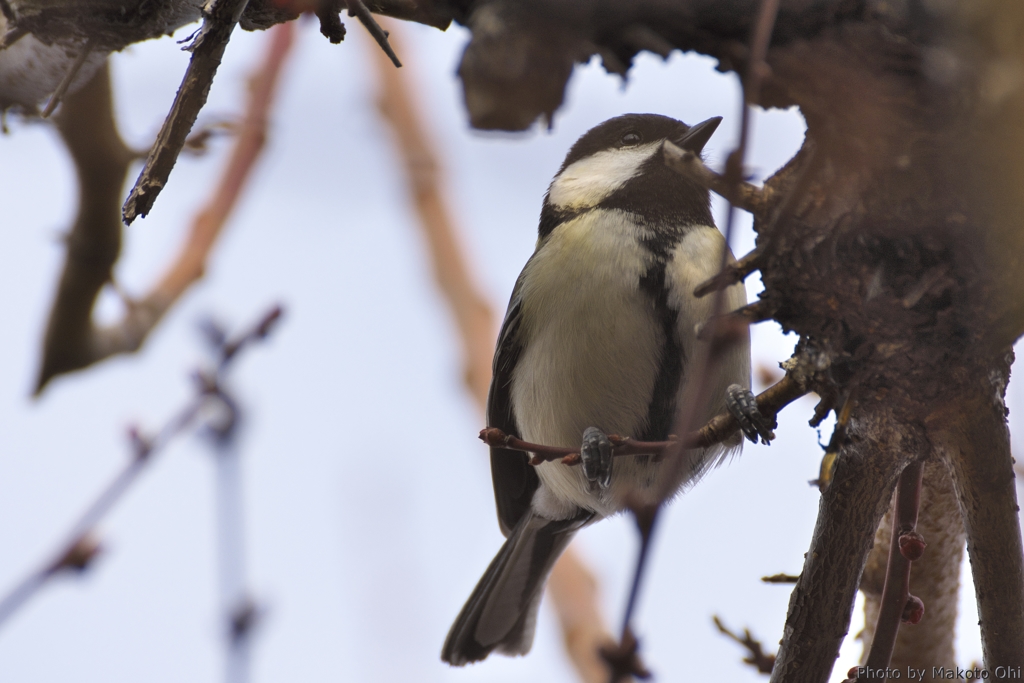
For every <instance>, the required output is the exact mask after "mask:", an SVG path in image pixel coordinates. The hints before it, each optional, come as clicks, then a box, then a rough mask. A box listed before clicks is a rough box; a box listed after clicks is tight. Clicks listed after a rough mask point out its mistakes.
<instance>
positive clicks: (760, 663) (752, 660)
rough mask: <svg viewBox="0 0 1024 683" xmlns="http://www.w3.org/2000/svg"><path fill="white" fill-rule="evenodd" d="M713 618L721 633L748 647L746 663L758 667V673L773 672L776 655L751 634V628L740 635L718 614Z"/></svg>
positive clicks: (744, 660)
mask: <svg viewBox="0 0 1024 683" xmlns="http://www.w3.org/2000/svg"><path fill="white" fill-rule="evenodd" d="M711 619H712V620H713V621H714V622H715V626H716V627H717V628H718V631H719V633H721V634H723V635H725V636H728V637H729V639H730V640H733V641H735V642H736V643H738V644H739V645H741V646H743V647H744V648H746V650H747V656H746V657H744V658H743V662H744V663H745V664H750V665H751V666H753V667H754V668H755V669H757V672H758V673H762V674H770V673H771V672H772V669H773V668H774V667H775V655H770V654H768V653H766V652H765V651H764V646H763V645H762V644H761V643H760V642H759V641H758V640H757V639H756V638H754V636H752V635H750V629H743V635H742V636H739V635H737V634H735V633H733V632H732V631H731V630H729V628H728V627H726V625H725V624H723V623H722V620H721V619H719V618H718V617H717V616H713V617H711Z"/></svg>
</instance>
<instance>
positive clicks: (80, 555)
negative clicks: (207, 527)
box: [0, 306, 281, 626]
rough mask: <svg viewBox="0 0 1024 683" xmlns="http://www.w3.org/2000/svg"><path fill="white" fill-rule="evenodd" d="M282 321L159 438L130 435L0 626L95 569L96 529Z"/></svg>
mask: <svg viewBox="0 0 1024 683" xmlns="http://www.w3.org/2000/svg"><path fill="white" fill-rule="evenodd" d="M280 316H281V308H280V306H275V307H273V308H272V309H271V310H270V311H269V312H268V313H267V314H265V315H264V316H262V317H261V318H260V320H259V322H258V323H257V324H256V325H255V326H254V327H253V328H252V330H250V331H248V332H246V333H245V334H243V335H241V336H240V337H239V338H238V339H237V340H235V341H233V342H231V344H232V345H233V346H234V348H235V353H232V354H231V356H230V357H223V358H222V359H221V361H220V362H219V364H218V366H217V368H216V370H215V371H214V372H213V373H203V372H200V373H197V374H196V377H197V378H198V379H199V382H198V383H197V388H196V393H195V394H194V395H193V396H192V398H191V399H189V401H188V402H187V403H186V404H185V406H184V407H183V408H182V409H181V410H179V411H178V412H177V413H175V414H174V416H173V417H171V418H170V419H169V420H168V421H167V422H166V423H165V424H164V426H163V427H162V428H161V429H160V430H159V431H158V432H157V433H156V434H155V435H154V436H153V437H151V438H145V437H143V436H141V435H140V434H139V432H138V430H136V429H131V430H129V433H128V436H129V441H130V444H131V447H132V458H131V459H130V460H129V461H128V462H127V463H125V465H124V467H123V468H121V470H120V471H119V472H118V473H117V474H116V475H115V476H114V478H113V479H112V480H111V481H110V483H109V484H107V485H106V486H105V487H104V488H103V489H102V490H101V491H100V493H99V495H97V496H96V498H95V499H94V500H93V502H92V503H91V504H90V505H89V506H88V507H87V508H86V509H85V510H84V511H83V512H82V514H81V516H79V517H78V519H77V520H75V522H74V523H73V524H72V525H71V530H70V532H69V533H68V534H67V540H66V541H65V542H64V543H62V544H61V545H60V546H58V549H57V551H56V552H54V553H53V554H52V555H51V556H50V557H51V558H52V559H50V560H48V561H46V562H43V563H42V564H41V565H40V566H39V567H38V568H37V569H35V570H34V571H33V572H31V573H30V574H29V575H28V576H27V577H25V578H24V579H23V580H22V581H20V582H18V584H17V585H16V586H15V587H14V588H13V589H12V590H11V591H10V592H8V593H7V594H6V595H5V596H4V597H3V598H2V599H0V626H2V625H3V624H4V623H6V621H7V620H8V619H10V617H11V616H12V615H13V614H14V613H15V612H16V611H17V610H18V608H20V607H21V606H22V605H24V604H25V603H26V602H27V601H28V600H29V598H31V597H32V596H34V595H35V594H36V593H38V592H39V589H41V588H42V587H43V586H44V585H46V583H47V581H48V580H49V579H50V578H51V577H53V576H55V575H56V574H58V573H60V572H61V571H63V570H67V569H75V570H78V571H81V570H83V569H85V568H86V567H87V566H88V565H89V563H90V562H91V560H92V559H93V557H95V555H96V554H97V552H98V550H99V545H98V543H97V542H96V541H95V529H96V527H97V526H98V525H99V523H100V522H101V521H102V520H103V519H104V518H105V517H106V516H107V514H108V513H109V512H110V511H111V510H112V509H113V508H114V506H115V505H117V503H118V502H120V501H121V500H122V499H123V498H124V496H125V494H126V493H127V492H128V491H129V490H130V489H131V487H132V485H133V484H134V483H135V482H136V481H138V478H139V475H140V474H141V473H142V472H143V470H144V469H145V468H146V466H147V465H149V464H150V463H151V462H152V461H153V456H154V455H156V454H158V453H160V452H161V451H163V450H164V449H165V448H166V447H167V445H168V444H169V443H170V442H171V441H172V440H173V439H175V438H176V437H178V436H180V435H181V434H182V433H183V432H184V431H185V430H186V429H188V427H190V426H191V425H192V424H193V423H194V422H195V421H196V419H197V418H198V417H199V415H200V414H201V412H202V411H203V409H204V408H205V407H206V406H207V405H209V403H210V402H211V401H213V402H215V403H222V398H221V396H220V395H218V393H217V392H216V391H213V390H211V387H216V386H217V385H218V383H219V378H220V377H221V376H222V375H223V373H224V372H226V371H227V369H228V367H229V364H230V361H231V360H232V359H233V358H235V357H237V351H239V350H241V349H242V348H243V347H246V346H249V345H251V343H252V342H254V341H256V340H258V339H262V338H264V337H265V336H266V335H267V333H268V332H269V331H270V328H271V326H272V325H273V323H274V321H276V320H277V319H278V318H280Z"/></svg>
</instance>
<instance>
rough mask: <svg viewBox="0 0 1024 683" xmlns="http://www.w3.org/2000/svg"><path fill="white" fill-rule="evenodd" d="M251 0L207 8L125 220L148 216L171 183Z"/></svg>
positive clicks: (227, 0) (222, 0) (219, 0)
mask: <svg viewBox="0 0 1024 683" xmlns="http://www.w3.org/2000/svg"><path fill="white" fill-rule="evenodd" d="M247 2H248V0H214V1H213V3H212V4H210V5H209V6H208V9H206V10H205V14H204V17H203V28H202V30H201V31H200V32H199V34H198V35H197V36H196V38H195V40H194V41H193V43H192V45H191V46H190V48H189V49H190V50H191V51H192V59H191V60H190V61H189V64H188V69H186V71H185V77H184V78H183V79H182V81H181V86H180V87H179V88H178V93H177V95H175V97H174V104H172V105H171V111H170V112H168V114H167V119H166V120H165V121H164V125H163V126H162V127H161V128H160V133H159V134H158V135H157V138H156V144H154V145H153V149H152V150H150V152H149V156H148V157H147V158H146V163H145V165H144V166H143V167H142V172H141V173H140V174H139V178H138V180H136V181H135V187H133V188H132V191H131V192H130V193H129V194H128V199H127V200H126V201H125V203H124V209H123V211H122V214H123V217H124V222H125V223H126V224H128V225H131V223H132V221H134V220H135V219H136V218H137V217H138V216H145V215H146V214H147V213H149V210H150V209H151V208H153V202H155V201H156V198H157V196H158V195H159V194H160V191H161V190H162V189H163V188H164V186H165V185H166V184H167V179H168V178H169V177H170V175H171V169H173V168H174V163H175V162H176V161H177V160H178V154H179V153H180V152H181V148H182V147H184V145H185V138H187V137H188V134H189V132H190V131H191V130H192V126H193V125H195V122H196V118H197V117H198V116H199V111H200V110H201V109H202V108H203V105H205V104H206V97H207V95H209V93H210V86H211V85H213V77H214V76H215V75H216V74H217V69H218V67H220V60H221V59H222V58H223V56H224V49H225V48H226V47H227V45H228V41H229V40H231V33H232V31H234V30H235V25H236V24H237V23H238V20H239V18H240V17H241V16H242V12H243V11H244V10H245V6H246V4H247Z"/></svg>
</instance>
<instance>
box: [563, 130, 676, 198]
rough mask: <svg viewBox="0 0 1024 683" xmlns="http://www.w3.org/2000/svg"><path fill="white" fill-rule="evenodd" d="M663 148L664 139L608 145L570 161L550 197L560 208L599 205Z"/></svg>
mask: <svg viewBox="0 0 1024 683" xmlns="http://www.w3.org/2000/svg"><path fill="white" fill-rule="evenodd" d="M660 148H661V142H660V141H659V142H651V143H648V144H646V145H638V146H636V147H626V148H623V149H608V150H604V151H603V152H598V153H597V154H593V155H591V156H589V157H587V158H585V159H580V160H579V161H577V162H574V163H572V164H570V165H569V166H568V167H567V168H566V169H565V170H564V171H562V172H561V173H560V174H559V175H558V176H557V177H556V178H555V179H554V181H552V183H551V187H550V188H548V201H550V202H551V204H553V205H554V206H556V207H558V208H560V209H589V208H590V207H593V206H597V205H598V204H600V203H601V201H602V200H604V199H605V198H606V197H608V196H609V195H611V194H612V193H613V192H615V190H617V189H619V188H620V187H622V186H623V185H624V184H625V183H626V181H627V180H629V179H630V178H632V177H634V176H635V175H637V173H639V172H640V166H641V165H643V163H644V162H645V161H647V160H648V159H650V158H651V157H652V156H653V155H654V154H655V153H656V152H657V151H658V150H659V149H660Z"/></svg>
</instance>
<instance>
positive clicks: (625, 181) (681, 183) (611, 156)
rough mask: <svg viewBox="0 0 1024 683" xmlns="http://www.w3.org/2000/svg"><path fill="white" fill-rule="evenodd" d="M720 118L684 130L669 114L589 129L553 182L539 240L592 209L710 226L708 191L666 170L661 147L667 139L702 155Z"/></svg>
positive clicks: (624, 119) (631, 117)
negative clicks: (622, 211)
mask: <svg viewBox="0 0 1024 683" xmlns="http://www.w3.org/2000/svg"><path fill="white" fill-rule="evenodd" d="M721 120H722V119H721V117H715V118H712V119H708V120H707V121H704V122H702V123H698V124H697V125H695V126H688V125H686V124H685V123H683V122H682V121H677V120H676V119H673V118H669V117H668V116H659V115H657V114H625V115H623V116H617V117H615V118H613V119H609V120H607V121H605V122H604V123H602V124H600V125H598V126H595V127H594V128H592V129H590V130H589V131H587V132H586V133H585V134H584V135H583V137H581V138H580V139H579V140H577V141H576V144H574V145H573V146H572V149H570V150H569V154H568V155H567V156H566V158H565V161H564V162H563V163H562V167H561V168H560V169H559V171H558V175H556V176H555V179H554V180H553V181H552V182H551V186H550V188H549V189H548V194H547V197H545V200H544V210H543V212H542V214H541V226H540V232H541V237H544V236H545V235H546V234H547V233H549V232H550V231H551V230H553V229H554V227H555V226H556V225H557V224H558V223H560V222H561V221H563V220H565V219H567V218H569V217H571V216H573V215H578V214H579V213H581V212H585V211H589V210H591V209H595V208H605V209H621V210H624V211H629V212H631V213H634V214H637V216H638V217H639V218H640V219H641V220H643V221H645V222H648V223H652V224H672V225H680V226H681V225H694V224H702V225H711V224H712V218H711V201H710V197H709V196H708V192H707V190H706V189H705V188H703V187H701V186H699V185H697V184H696V183H693V182H692V181H689V180H687V179H686V178H684V177H682V176H681V175H679V174H678V173H675V172H674V171H672V170H671V169H669V168H668V167H667V166H666V165H665V163H664V161H663V160H662V156H661V146H662V143H663V142H664V141H666V140H668V141H671V142H674V143H675V144H677V145H679V146H680V147H683V148H684V149H688V150H691V151H692V152H694V153H696V154H700V152H701V150H703V149H704V145H705V143H707V141H708V139H709V138H710V137H711V135H712V133H714V132H715V129H716V128H717V127H718V124H719V123H720V122H721Z"/></svg>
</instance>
